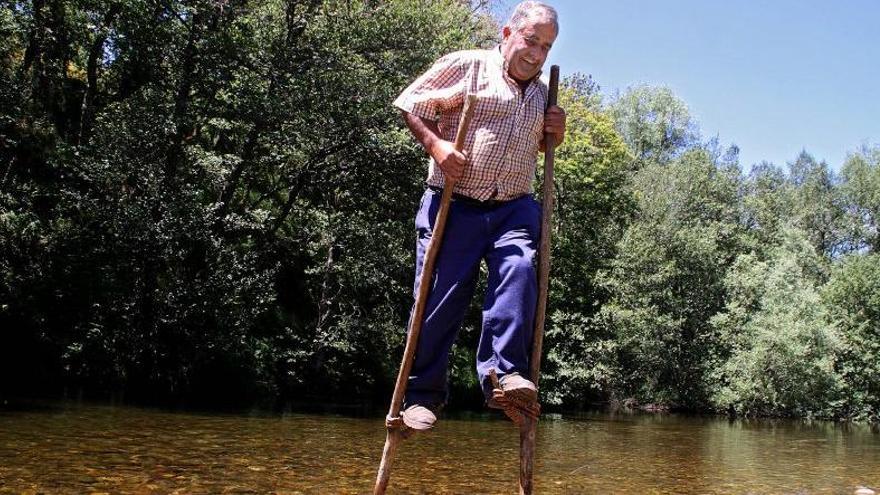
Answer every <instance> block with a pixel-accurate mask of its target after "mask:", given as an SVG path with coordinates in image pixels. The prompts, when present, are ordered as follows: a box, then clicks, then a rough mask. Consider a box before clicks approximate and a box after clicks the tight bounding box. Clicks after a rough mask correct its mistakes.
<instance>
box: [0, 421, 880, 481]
mask: <svg viewBox="0 0 880 495" xmlns="http://www.w3.org/2000/svg"><path fill="white" fill-rule="evenodd" d="M384 440H385V429H384V424H383V420H382V418H381V417H370V418H353V417H345V416H334V415H307V414H285V415H275V416H271V415H260V414H253V415H218V414H195V413H171V412H163V411H156V410H149V409H140V408H130V407H116V406H82V405H53V406H52V407H49V408H43V409H32V410H25V411H2V410H0V493H2V494H7V493H32V494H36V493H92V494H97V493H132V494H147V493H162V494H165V493H278V494H298V493H315V494H337V493H338V494H349V493H351V494H361V493H364V494H366V493H370V492H371V490H372V484H373V480H374V479H375V475H376V468H377V466H378V462H379V458H380V456H381V451H382V445H383V442H384ZM518 442H519V440H518V435H517V432H516V430H515V429H514V427H513V425H512V424H511V423H509V422H507V421H505V420H504V419H502V418H501V417H500V416H492V415H488V414H487V415H485V416H479V415H472V416H459V417H457V418H442V419H441V422H440V423H439V424H438V427H437V428H436V429H435V430H434V431H432V432H430V433H428V434H422V435H419V436H417V437H416V438H413V439H410V440H407V441H406V442H405V443H404V444H403V445H402V446H401V448H400V449H399V450H398V455H397V460H396V462H395V467H394V470H393V474H392V478H391V485H390V488H389V490H388V493H389V494H394V493H450V494H452V493H455V494H483V493H485V494H495V493H499V494H501V493H503V494H511V493H516V491H517V478H516V476H517V472H518V457H517V456H518V447H519V446H518ZM537 449H538V450H537V460H536V465H535V473H536V474H535V485H536V493H541V494H607V493H622V494H691V493H693V494H777V493H778V494H783V493H785V494H852V493H854V491H855V490H856V489H857V488H858V487H860V486H866V487H870V488H873V489H874V490H877V491H878V493H880V433H877V432H876V431H872V429H871V428H869V427H867V426H841V425H839V424H834V423H825V422H801V421H782V420H776V421H769V420H764V421H756V420H736V421H728V420H726V419H723V418H706V417H687V416H678V415H669V414H666V415H626V414H624V415H611V414H589V415H581V416H547V417H543V418H542V419H541V422H540V423H539V429H538V446H537Z"/></svg>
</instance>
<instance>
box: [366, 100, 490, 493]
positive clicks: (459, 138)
mask: <svg viewBox="0 0 880 495" xmlns="http://www.w3.org/2000/svg"><path fill="white" fill-rule="evenodd" d="M476 101H477V97H476V95H468V96H467V98H465V101H464V108H463V109H462V112H461V122H460V123H459V125H458V131H457V132H456V135H455V149H456V150H458V151H462V150H463V149H464V140H465V137H467V129H468V126H469V125H470V122H471V118H472V117H473V114H474V107H475V106H476ZM454 188H455V181H453V180H450V179H449V178H445V177H444V181H443V196H441V199H440V209H439V210H438V211H437V218H436V219H435V221H434V230H433V233H432V234H431V241H430V242H429V243H428V248H427V249H426V251H425V259H424V264H423V266H422V274H421V276H420V278H419V291H418V293H417V294H416V303H415V307H414V308H413V314H412V317H411V318H410V321H409V331H408V332H407V336H406V347H405V348H404V350H403V359H402V360H401V363H400V371H399V372H398V373H397V381H396V382H395V384H394V395H393V396H392V397H391V406H390V407H389V408H388V416H387V418H386V420H385V426H386V427H387V429H388V433H387V435H386V437H385V448H384V449H383V450H382V461H381V462H380V464H379V472H378V474H377V475H376V484H375V486H374V487H373V494H374V495H381V494H384V493H385V490H386V489H387V488H388V480H389V479H390V478H391V467H392V464H393V462H394V455H395V453H396V452H397V447H398V445H399V444H400V441H401V440H402V439H403V438H404V437H405V435H404V432H403V428H404V425H403V422H402V421H401V419H400V408H401V406H402V405H403V397H404V394H405V393H406V383H407V380H408V379H409V373H410V370H412V364H413V359H414V358H415V353H416V345H417V344H418V342H419V333H421V331H422V320H423V319H424V313H425V304H426V303H427V301H428V295H429V294H430V290H431V278H432V277H433V275H434V262H435V261H436V259H437V253H438V252H439V251H440V244H441V243H442V242H443V231H444V230H445V229H446V217H447V215H448V214H449V203H450V201H451V200H452V191H453V189H454Z"/></svg>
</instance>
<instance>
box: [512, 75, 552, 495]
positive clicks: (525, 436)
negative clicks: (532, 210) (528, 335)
mask: <svg viewBox="0 0 880 495" xmlns="http://www.w3.org/2000/svg"><path fill="white" fill-rule="evenodd" d="M558 92H559V66H558V65H554V66H552V67H550V87H549V92H548V94H547V106H548V107H550V106H551V105H556V96H557V94H558ZM554 139H555V138H554V136H553V135H552V134H549V133H544V187H543V190H542V196H543V197H542V200H543V204H542V206H541V212H542V213H541V244H540V248H539V251H538V259H539V264H538V306H537V308H536V310H535V336H534V337H535V340H534V342H533V343H532V359H531V362H530V366H529V373H530V375H531V378H532V381H533V382H534V383H535V386H536V387H537V386H538V380H539V379H540V375H541V346H542V345H543V344H544V319H545V316H546V314H547V292H548V290H549V288H550V234H551V228H552V225H553V223H552V219H553V157H554V154H555V147H556V143H555V142H554ZM523 417H524V421H523V422H522V423H521V424H520V428H519V493H520V495H531V493H532V472H533V468H534V465H535V429H536V427H537V425H538V420H537V419H535V418H530V417H528V416H525V415H524V416H523Z"/></svg>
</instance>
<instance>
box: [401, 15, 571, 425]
mask: <svg viewBox="0 0 880 495" xmlns="http://www.w3.org/2000/svg"><path fill="white" fill-rule="evenodd" d="M558 32H559V26H558V21H557V15H556V11H555V10H554V9H553V8H552V7H550V6H548V5H546V4H543V3H541V2H535V1H526V2H522V3H520V4H519V5H517V6H516V8H515V9H514V12H513V14H512V15H511V17H510V20H509V21H508V22H507V24H505V26H504V27H503V30H502V40H501V44H500V45H499V46H497V47H495V48H493V49H491V50H467V51H461V52H456V53H452V54H449V55H446V56H444V57H442V58H441V59H440V60H438V61H437V62H436V63H435V64H434V65H433V66H432V67H431V68H430V69H429V70H428V71H427V72H425V73H424V74H423V75H422V76H420V77H419V78H418V79H417V80H416V81H415V82H413V83H412V84H411V85H410V86H409V87H408V88H406V90H404V91H403V93H402V94H401V95H400V96H399V97H398V98H397V99H396V100H395V101H394V105H395V106H397V107H398V108H399V109H400V110H402V112H403V116H404V119H405V120H406V124H407V126H408V127H409V130H410V131H411V132H412V134H413V135H414V136H415V138H416V139H417V140H418V141H419V142H420V143H421V144H422V146H424V148H425V150H426V151H427V152H428V154H429V155H430V156H431V160H430V165H429V170H428V180H427V185H428V187H427V190H426V191H425V194H424V196H423V197H422V201H421V206H420V208H419V211H418V213H417V214H416V222H415V223H416V229H417V232H418V239H417V245H416V285H418V283H419V282H418V281H419V277H420V275H421V270H422V266H423V261H424V255H425V251H426V249H427V246H428V242H429V241H430V238H431V232H432V229H433V226H434V219H435V217H436V215H437V210H438V208H439V202H440V197H441V195H442V188H443V179H444V177H449V178H450V179H453V180H454V181H455V191H454V195H453V201H452V204H451V205H450V211H449V219H448V223H447V225H446V233H445V236H444V239H443V245H442V248H441V250H440V252H439V254H438V257H437V261H436V271H435V273H434V277H433V280H432V287H431V291H430V297H429V298H428V301H427V304H426V307H425V312H424V315H425V319H424V322H423V326H422V331H421V336H420V339H419V342H418V346H417V348H416V354H415V361H414V363H413V368H412V373H411V375H410V377H409V382H408V385H407V392H406V398H405V403H404V411H403V414H402V419H403V421H404V423H405V424H406V425H407V426H409V427H410V428H413V429H415V430H425V429H428V428H431V427H432V426H433V425H434V423H435V422H436V419H437V418H436V415H435V413H436V412H437V411H438V410H439V409H440V408H441V407H442V406H443V405H444V404H445V402H446V396H447V373H448V361H449V351H450V349H451V347H452V344H453V342H454V340H455V336H456V334H457V333H458V330H459V327H460V326H461V323H462V320H463V318H464V315H465V312H466V310H467V308H468V305H469V303H470V300H471V298H472V297H473V292H474V287H475V284H476V279H477V274H478V271H479V265H480V262H481V261H482V260H485V262H486V266H487V269H488V280H487V288H486V295H485V300H484V305H483V328H482V333H481V337H480V342H479V345H478V347H477V373H478V374H479V378H480V383H481V384H482V386H483V392H484V394H485V395H486V397H487V399H488V401H489V406H490V407H499V405H498V404H495V403H494V401H492V400H491V397H492V389H493V387H492V385H491V383H490V381H489V376H488V374H489V371H490V370H491V369H493V368H494V369H495V370H496V372H497V374H498V376H499V377H500V382H501V387H502V389H503V390H504V392H505V395H508V396H511V397H514V398H515V399H518V401H519V402H520V403H525V404H534V403H535V402H536V401H537V395H538V394H537V390H536V387H535V385H534V384H533V383H532V382H531V381H530V380H529V377H528V373H529V359H530V351H531V342H532V333H533V326H534V315H535V307H536V302H537V301H536V300H537V277H536V269H535V265H536V260H535V254H536V248H537V244H538V240H539V230H540V223H541V222H540V220H541V218H540V217H541V208H540V205H539V204H538V203H537V202H536V201H535V199H534V197H533V196H532V181H533V178H534V176H535V166H536V164H537V154H538V151H543V147H544V143H543V137H544V133H545V132H547V133H550V134H552V135H554V136H555V141H556V143H560V142H562V139H563V137H564V133H565V113H564V112H563V111H562V109H561V108H559V107H556V106H552V107H550V108H547V109H546V113H545V108H546V102H547V86H546V85H545V84H544V83H543V82H542V81H541V80H540V79H539V76H540V74H541V67H542V66H543V65H544V61H545V60H546V59H547V54H548V53H549V52H550V48H551V47H552V46H553V42H554V41H555V40H556V35H557V34H558ZM468 94H475V95H477V97H478V100H477V104H476V107H475V110H474V116H473V120H472V123H471V125H470V128H469V131H468V133H467V137H466V140H465V151H464V152H458V151H456V150H455V147H454V144H453V142H452V141H453V139H454V135H455V132H456V129H457V126H458V122H459V119H460V117H461V112H462V106H463V101H464V99H465V95H468ZM416 289H418V287H416ZM416 292H418V290H416Z"/></svg>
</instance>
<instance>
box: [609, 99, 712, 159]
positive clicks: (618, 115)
mask: <svg viewBox="0 0 880 495" xmlns="http://www.w3.org/2000/svg"><path fill="white" fill-rule="evenodd" d="M609 110H610V112H611V116H612V118H613V119H614V125H615V128H616V129H617V132H618V133H620V135H621V136H622V137H623V140H624V142H626V144H627V146H628V147H629V149H630V151H631V152H632V154H633V156H634V157H635V158H636V159H638V160H639V161H641V162H643V163H644V162H653V163H666V162H668V161H670V160H672V159H673V158H675V157H677V156H679V155H680V154H681V153H682V152H684V151H686V150H687V149H689V148H691V147H692V146H694V145H698V144H699V132H698V130H697V126H696V123H694V121H693V119H691V115H690V111H689V110H688V108H687V105H685V103H684V102H683V101H681V100H680V99H679V98H678V97H676V96H675V95H674V94H673V93H672V91H671V90H670V89H668V88H656V87H651V86H635V87H632V88H629V89H627V90H626V91H625V92H623V94H620V95H617V97H616V98H615V99H614V100H613V101H612V102H611V104H610V106H609Z"/></svg>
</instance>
